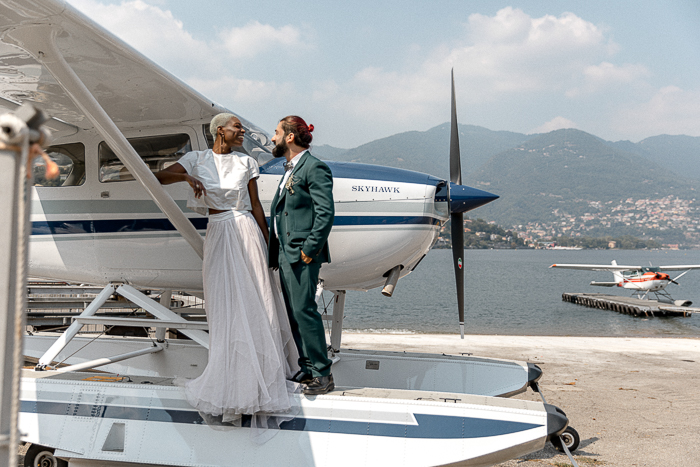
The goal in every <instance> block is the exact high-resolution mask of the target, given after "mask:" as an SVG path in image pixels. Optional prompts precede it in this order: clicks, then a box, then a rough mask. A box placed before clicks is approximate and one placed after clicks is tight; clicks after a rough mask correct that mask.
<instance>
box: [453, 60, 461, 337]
mask: <svg viewBox="0 0 700 467" xmlns="http://www.w3.org/2000/svg"><path fill="white" fill-rule="evenodd" d="M453 184H455V185H461V184H462V163H461V161H460V153H459V129H458V127H457V100H456V99H455V70H454V68H453V69H452V118H451V129H450V195H451V192H452V186H453ZM450 221H451V224H452V227H451V229H452V230H451V232H450V233H451V235H452V262H453V264H454V269H455V281H456V283H457V311H458V313H459V334H460V336H461V338H462V339H464V264H463V261H462V257H463V256H464V214H463V213H462V212H453V211H452V196H450Z"/></svg>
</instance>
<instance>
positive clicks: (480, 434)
mask: <svg viewBox="0 0 700 467" xmlns="http://www.w3.org/2000/svg"><path fill="white" fill-rule="evenodd" d="M20 411H21V412H23V413H31V414H44V415H63V416H73V417H88V418H111V419H119V420H138V421H147V422H166V423H184V424H192V425H204V424H207V422H205V420H204V419H203V418H202V417H201V416H200V415H199V413H198V412H195V411H191V410H177V409H159V408H154V407H150V408H147V407H122V406H115V405H94V404H73V403H65V402H48V401H21V403H20ZM413 415H414V417H415V419H416V421H417V422H418V424H417V425H402V424H394V423H381V422H359V421H348V420H331V419H319V418H303V417H295V418H293V419H292V420H289V421H286V422H283V423H281V424H280V430H283V431H305V432H316V433H336V434H345V435H366V436H386V437H390V438H413V439H466V438H484V437H488V436H499V435H507V434H511V433H518V432H521V431H525V430H530V429H532V428H540V427H542V426H543V425H539V424H533V423H523V422H511V421H503V420H490V419H485V418H473V417H453V416H447V415H432V414H413ZM244 417H245V418H244V420H243V425H244V427H250V416H244ZM217 424H218V423H217ZM228 426H230V425H228Z"/></svg>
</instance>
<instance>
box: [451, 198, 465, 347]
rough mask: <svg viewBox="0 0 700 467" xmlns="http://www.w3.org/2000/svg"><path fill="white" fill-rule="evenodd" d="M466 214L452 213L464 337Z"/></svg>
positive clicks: (452, 231)
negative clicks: (463, 258)
mask: <svg viewBox="0 0 700 467" xmlns="http://www.w3.org/2000/svg"><path fill="white" fill-rule="evenodd" d="M463 216H464V214H462V213H461V212H458V213H453V214H450V221H451V223H452V230H451V232H450V233H451V234H452V263H453V264H454V269H455V282H456V283H457V311H458V313H459V334H460V336H461V338H462V339H464V262H463V260H462V257H463V256H464V217H463Z"/></svg>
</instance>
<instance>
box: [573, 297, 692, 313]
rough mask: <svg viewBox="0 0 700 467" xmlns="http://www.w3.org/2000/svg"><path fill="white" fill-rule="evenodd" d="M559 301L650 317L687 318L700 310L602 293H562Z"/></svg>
mask: <svg viewBox="0 0 700 467" xmlns="http://www.w3.org/2000/svg"><path fill="white" fill-rule="evenodd" d="M561 299H562V300H563V301H565V302H570V303H575V304H577V305H583V306H587V307H589V308H599V309H601V310H611V311H617V312H618V313H624V314H626V315H633V316H641V317H652V316H682V317H689V316H692V315H693V313H700V308H691V307H687V306H675V305H672V304H670V303H662V302H659V301H657V300H646V299H641V298H634V297H621V296H619V295H608V294H603V293H563V294H562V295H561Z"/></svg>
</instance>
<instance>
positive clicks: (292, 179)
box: [284, 175, 298, 195]
mask: <svg viewBox="0 0 700 467" xmlns="http://www.w3.org/2000/svg"><path fill="white" fill-rule="evenodd" d="M296 182H298V180H297V179H296V178H295V177H294V175H290V176H289V178H288V179H287V183H285V184H284V187H285V188H286V189H287V191H289V193H290V194H292V195H293V194H294V184H295V183H296Z"/></svg>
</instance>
